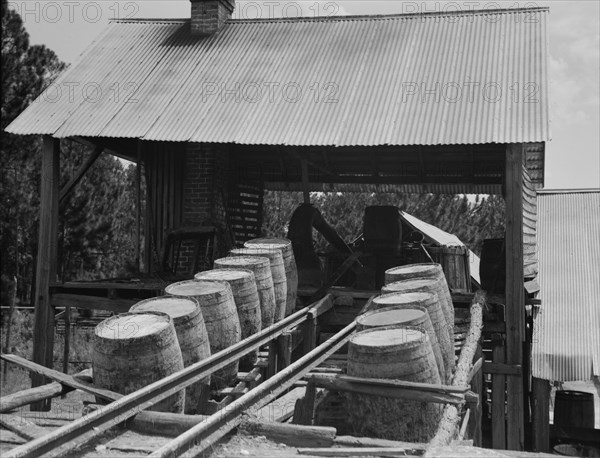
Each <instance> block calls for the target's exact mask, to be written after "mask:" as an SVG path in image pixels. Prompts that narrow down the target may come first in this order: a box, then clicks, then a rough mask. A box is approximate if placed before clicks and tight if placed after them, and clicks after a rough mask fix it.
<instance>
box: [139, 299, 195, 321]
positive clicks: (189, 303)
mask: <svg viewBox="0 0 600 458" xmlns="http://www.w3.org/2000/svg"><path fill="white" fill-rule="evenodd" d="M196 310H198V303H197V302H196V301H195V300H194V299H191V298H187V297H177V296H172V297H169V296H163V297H153V298H151V299H146V300H144V301H140V302H138V303H137V304H135V305H134V306H133V307H131V308H130V309H129V311H130V312H136V313H140V312H163V313H166V314H167V315H169V316H171V317H172V318H179V317H182V316H189V315H190V314H192V313H194V312H195V311H196Z"/></svg>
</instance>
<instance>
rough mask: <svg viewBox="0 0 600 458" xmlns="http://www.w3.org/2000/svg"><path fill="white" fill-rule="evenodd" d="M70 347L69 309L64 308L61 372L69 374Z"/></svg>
mask: <svg viewBox="0 0 600 458" xmlns="http://www.w3.org/2000/svg"><path fill="white" fill-rule="evenodd" d="M70 347H71V307H69V306H67V307H65V340H64V345H63V372H64V373H65V374H68V373H69V353H70V351H69V350H70V349H71V348H70Z"/></svg>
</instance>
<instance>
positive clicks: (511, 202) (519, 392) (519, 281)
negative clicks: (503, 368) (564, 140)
mask: <svg viewBox="0 0 600 458" xmlns="http://www.w3.org/2000/svg"><path fill="white" fill-rule="evenodd" d="M505 167H506V169H505V183H506V291H505V293H506V362H507V363H508V364H509V365H521V364H522V362H523V341H524V336H525V294H524V289H523V144H521V143H517V144H509V145H508V146H507V149H506V164H505ZM506 393H507V430H506V432H507V442H506V446H507V448H508V449H509V450H523V448H524V440H525V431H524V406H523V381H522V379H521V377H519V376H517V375H513V376H510V377H508V380H507V387H506Z"/></svg>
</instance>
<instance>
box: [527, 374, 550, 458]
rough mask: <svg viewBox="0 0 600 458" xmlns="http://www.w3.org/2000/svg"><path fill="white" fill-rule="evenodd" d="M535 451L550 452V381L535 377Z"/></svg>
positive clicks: (533, 425) (533, 391)
mask: <svg viewBox="0 0 600 458" xmlns="http://www.w3.org/2000/svg"><path fill="white" fill-rule="evenodd" d="M531 388H532V395H533V405H532V407H533V418H532V420H533V421H532V433H533V451H534V452H548V453H549V452H550V383H549V382H548V380H544V379H540V378H536V377H533V379H532V387H531Z"/></svg>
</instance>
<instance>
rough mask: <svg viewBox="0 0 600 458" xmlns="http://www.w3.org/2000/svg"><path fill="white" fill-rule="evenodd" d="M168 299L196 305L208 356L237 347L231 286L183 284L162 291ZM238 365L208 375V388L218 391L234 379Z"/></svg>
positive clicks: (237, 332)
mask: <svg viewBox="0 0 600 458" xmlns="http://www.w3.org/2000/svg"><path fill="white" fill-rule="evenodd" d="M165 292H166V293H167V294H169V295H171V296H178V297H192V298H194V299H196V300H197V301H198V304H200V308H201V310H202V315H203V317H204V324H205V325H206V332H207V333H208V342H209V343H210V351H211V353H213V354H214V353H217V352H219V351H221V350H225V349H226V348H228V347H230V346H232V345H234V344H236V343H238V342H239V341H240V339H241V335H242V331H241V328H240V320H239V318H238V314H237V309H236V308H235V301H234V300H233V293H232V291H231V286H229V283H227V282H224V281H223V282H217V281H199V280H186V281H180V282H177V283H173V284H171V285H169V286H167V287H166V288H165ZM238 369H239V361H236V362H234V363H231V364H229V365H228V366H225V367H224V368H223V369H220V370H218V371H216V372H214V373H213V374H212V377H211V384H212V385H213V386H214V387H215V388H216V389H221V388H224V387H226V386H228V385H229V384H231V383H232V382H233V381H235V380H236V378H237V373H238Z"/></svg>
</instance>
